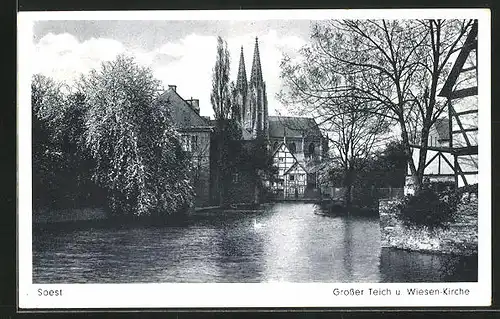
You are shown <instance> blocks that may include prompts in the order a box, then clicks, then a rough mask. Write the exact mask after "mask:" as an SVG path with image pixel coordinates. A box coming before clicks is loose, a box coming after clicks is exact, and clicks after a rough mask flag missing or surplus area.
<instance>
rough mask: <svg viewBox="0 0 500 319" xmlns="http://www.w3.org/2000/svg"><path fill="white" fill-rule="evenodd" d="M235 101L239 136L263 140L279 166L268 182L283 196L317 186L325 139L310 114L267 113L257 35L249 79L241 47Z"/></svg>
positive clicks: (302, 195) (326, 146) (325, 146)
mask: <svg viewBox="0 0 500 319" xmlns="http://www.w3.org/2000/svg"><path fill="white" fill-rule="evenodd" d="M236 102H237V106H236V110H237V112H236V113H237V114H239V116H238V117H239V118H238V119H237V121H238V122H239V127H241V131H242V135H241V136H242V139H243V140H244V141H255V140H261V141H263V142H264V143H266V144H267V146H268V148H269V149H270V150H271V153H272V155H273V160H274V163H275V166H276V167H278V168H280V169H279V176H278V182H276V183H274V184H273V185H269V186H271V188H272V189H274V190H275V191H276V192H277V193H279V194H282V195H280V196H281V197H285V198H286V197H290V196H291V195H293V196H295V197H304V196H306V197H307V193H308V190H313V189H315V190H317V188H318V187H319V186H317V171H318V168H319V167H320V166H321V163H322V162H323V159H324V158H325V155H326V154H327V152H328V142H327V139H325V138H323V137H322V135H321V132H320V130H319V127H318V125H317V123H316V122H315V120H314V119H313V118H305V117H285V116H269V111H268V101H267V96H266V83H265V82H264V78H263V75H262V65H261V61H260V53H259V43H258V39H257V38H256V39H255V47H254V52H253V61H252V69H251V72H250V80H249V81H248V80H247V74H246V70H245V57H244V54H243V47H242V48H241V54H240V61H239V68H238V75H237V79H236ZM285 162H286V165H284V164H285ZM282 166H283V169H281V168H282ZM285 166H286V169H285ZM297 172H300V173H297ZM298 181H302V183H298ZM287 194H288V196H287Z"/></svg>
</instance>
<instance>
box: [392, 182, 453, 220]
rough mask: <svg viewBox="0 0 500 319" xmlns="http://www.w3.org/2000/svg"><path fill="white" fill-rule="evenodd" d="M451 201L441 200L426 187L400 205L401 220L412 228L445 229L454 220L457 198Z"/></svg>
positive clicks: (407, 197) (406, 198)
mask: <svg viewBox="0 0 500 319" xmlns="http://www.w3.org/2000/svg"><path fill="white" fill-rule="evenodd" d="M450 199H451V200H448V201H447V200H445V199H444V198H440V196H439V195H438V194H436V193H435V192H434V191H433V190H432V189H431V188H429V187H424V188H423V189H422V190H420V191H419V192H417V193H416V194H415V195H413V196H406V197H405V198H404V199H403V201H402V202H401V204H400V205H399V210H398V211H399V218H400V219H401V220H402V221H403V222H404V223H405V224H406V225H409V226H410V225H412V226H426V227H428V228H430V229H434V228H439V227H441V228H442V227H445V225H446V223H447V222H450V221H452V220H453V212H454V211H455V209H456V203H457V201H456V197H455V196H451V197H450Z"/></svg>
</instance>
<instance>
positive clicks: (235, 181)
mask: <svg viewBox="0 0 500 319" xmlns="http://www.w3.org/2000/svg"><path fill="white" fill-rule="evenodd" d="M239 181H240V174H238V173H234V174H233V183H239Z"/></svg>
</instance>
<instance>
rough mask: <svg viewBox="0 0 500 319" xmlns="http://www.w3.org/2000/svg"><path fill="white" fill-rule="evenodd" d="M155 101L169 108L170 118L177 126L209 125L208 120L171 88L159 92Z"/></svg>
mask: <svg viewBox="0 0 500 319" xmlns="http://www.w3.org/2000/svg"><path fill="white" fill-rule="evenodd" d="M157 102H159V103H161V104H163V105H165V106H168V107H169V108H170V110H171V116H172V119H173V121H174V123H175V125H176V126H177V127H178V128H186V129H188V128H193V127H207V126H211V123H210V121H209V120H207V119H206V118H205V117H203V116H201V115H200V114H199V113H198V112H197V111H195V110H194V109H193V107H192V106H191V104H189V103H188V102H187V101H186V100H184V99H183V98H182V97H181V96H180V95H179V93H177V91H176V90H175V89H173V88H169V89H168V90H166V91H165V92H163V93H162V94H160V96H159V97H158V98H157Z"/></svg>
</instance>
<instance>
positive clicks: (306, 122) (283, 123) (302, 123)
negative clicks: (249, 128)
mask: <svg viewBox="0 0 500 319" xmlns="http://www.w3.org/2000/svg"><path fill="white" fill-rule="evenodd" d="M285 134H286V136H287V137H302V136H318V137H319V136H321V132H320V130H319V127H318V125H317V124H316V121H315V120H314V119H313V118H310V117H291V116H269V136H270V137H283V136H284V135H285Z"/></svg>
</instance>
